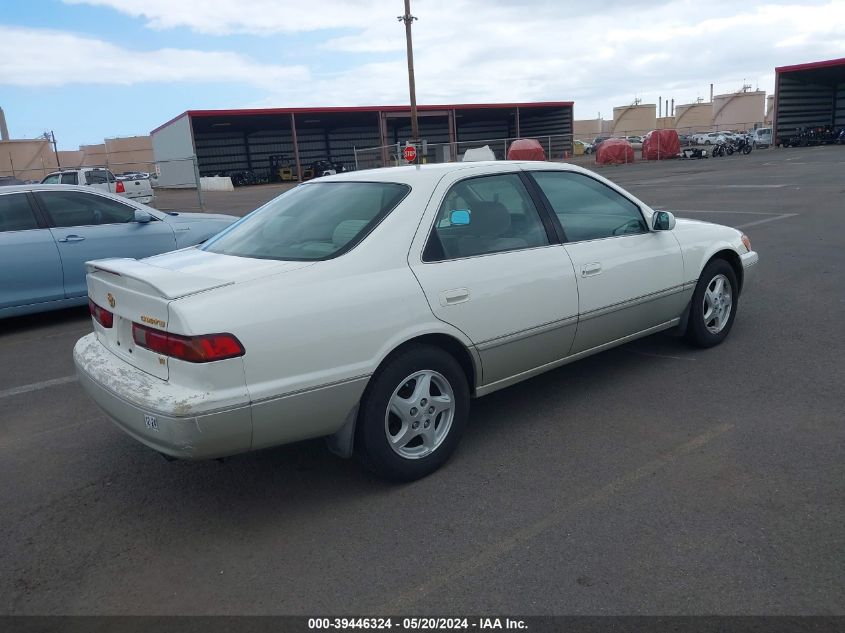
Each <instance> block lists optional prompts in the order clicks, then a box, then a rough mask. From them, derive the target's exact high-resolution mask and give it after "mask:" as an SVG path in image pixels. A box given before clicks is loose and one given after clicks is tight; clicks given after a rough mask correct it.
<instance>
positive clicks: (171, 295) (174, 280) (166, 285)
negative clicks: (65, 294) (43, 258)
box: [85, 258, 235, 299]
mask: <svg viewBox="0 0 845 633" xmlns="http://www.w3.org/2000/svg"><path fill="white" fill-rule="evenodd" d="M85 268H86V270H87V271H88V274H89V275H90V274H96V273H98V272H105V273H110V274H112V275H117V276H119V277H125V278H127V279H131V280H132V281H133V282H136V283H137V284H140V285H144V286H147V287H149V288H150V289H152V290H153V291H155V292H156V293H157V294H158V295H159V296H161V297H163V298H165V299H179V298H180V297H186V296H188V295H192V294H196V293H198V292H204V291H206V290H212V289H214V288H220V287H222V286H229V285H231V284H233V283H235V282H233V281H227V280H224V279H214V278H213V277H204V276H203V275H195V274H193V273H184V272H180V271H178V270H170V269H169V268H161V267H160V266H153V265H152V264H147V263H144V262H140V261H138V260H137V259H126V258H116V259H97V260H94V261H91V262H85ZM136 283H133V284H131V285H136Z"/></svg>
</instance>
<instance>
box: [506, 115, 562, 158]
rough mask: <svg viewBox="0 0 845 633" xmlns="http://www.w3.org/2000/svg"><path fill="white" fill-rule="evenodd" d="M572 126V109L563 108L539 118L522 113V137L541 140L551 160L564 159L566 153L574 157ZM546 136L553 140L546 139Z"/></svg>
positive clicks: (520, 125)
mask: <svg viewBox="0 0 845 633" xmlns="http://www.w3.org/2000/svg"><path fill="white" fill-rule="evenodd" d="M526 114H527V116H526ZM572 125H573V122H572V108H561V109H559V110H555V111H553V112H549V113H548V114H541V115H537V116H532V115H531V113H530V112H529V113H526V112H525V111H524V110H521V111H520V116H519V132H520V136H522V137H523V138H536V139H537V140H539V141H540V143H541V144H542V145H543V148H544V149H545V150H546V153H547V154H548V156H546V158H548V159H549V160H552V159H560V158H563V156H564V152H568V153H569V155H570V156H571V155H572V139H573V137H572ZM544 136H550V137H551V138H550V139H544V138H543V137H544Z"/></svg>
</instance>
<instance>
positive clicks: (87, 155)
mask: <svg viewBox="0 0 845 633" xmlns="http://www.w3.org/2000/svg"><path fill="white" fill-rule="evenodd" d="M79 151H80V152H82V166H83V167H105V166H106V162H107V161H108V156H107V155H106V144H105V143H100V144H98V145H80V146H79Z"/></svg>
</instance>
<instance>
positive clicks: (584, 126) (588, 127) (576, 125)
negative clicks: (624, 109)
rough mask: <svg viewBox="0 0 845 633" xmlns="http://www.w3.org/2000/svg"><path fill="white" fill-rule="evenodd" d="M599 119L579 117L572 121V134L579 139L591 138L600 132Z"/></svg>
mask: <svg viewBox="0 0 845 633" xmlns="http://www.w3.org/2000/svg"><path fill="white" fill-rule="evenodd" d="M601 124H602V120H601V119H581V120H580V121H573V122H572V126H573V127H572V129H573V134H574V135H575V138H576V139H579V140H584V141H588V140H592V139H594V138H595V137H597V136H599V135H600V134H601V133H602V129H601Z"/></svg>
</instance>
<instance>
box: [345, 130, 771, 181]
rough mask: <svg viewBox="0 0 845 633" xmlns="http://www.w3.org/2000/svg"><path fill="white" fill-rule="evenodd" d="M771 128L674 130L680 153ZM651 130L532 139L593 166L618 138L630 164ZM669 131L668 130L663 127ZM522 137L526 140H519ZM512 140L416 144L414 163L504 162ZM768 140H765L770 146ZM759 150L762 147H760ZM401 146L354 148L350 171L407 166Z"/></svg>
mask: <svg viewBox="0 0 845 633" xmlns="http://www.w3.org/2000/svg"><path fill="white" fill-rule="evenodd" d="M761 128H762V129H769V130H770V129H771V128H770V127H767V126H765V125H762V124H761V123H759V122H756V123H736V124H733V125H731V126H729V127H728V126H723V127H721V128H719V129H713V128H709V127H707V126H689V127H681V128H677V129H675V131H676V132H677V133H678V138H679V141H680V144H681V150H682V155H683V150H684V149H685V148H695V147H700V148H704V149H706V148H708V147H709V146H710V145H714V144H715V143H716V141H717V139H718V137H719V135H720V134H722V135H724V133H725V132H730V133H733V134H753V132H754V131H755V130H756V129H761ZM653 129H655V128H649V129H641V130H640V129H630V130H623V131H616V132H613V133H610V132H608V133H605V134H596V135H595V136H587V137H585V138H581V137H578V136H575V135H573V134H558V135H547V136H532V137H530V138H533V139H534V140H536V141H537V142H538V143H539V144H540V146H541V147H542V148H543V150H544V152H545V154H546V160H549V161H555V162H568V163H575V164H582V165H585V166H589V165H596V164H597V156H596V151H595V145H596V143H598V144H600V143H601V142H603V141H604V140H606V139H609V138H621V139H625V140H627V141H628V142H629V143H630V144H631V148H632V149H633V158H632V154H631V153H629V152H625V153H624V155H623V156H621V157H620V161H619V162H621V163H622V164H626V163H630V162H638V161H640V160H645V159H644V158H643V155H642V142H643V137H644V136H645V135H646V134H648V133H649V132H651V131H652V130H653ZM667 129H671V128H667ZM523 138H526V137H523ZM515 140H517V139H516V138H511V137H508V138H497V139H477V140H471V141H456V142H454V143H418V144H417V145H416V150H417V159H416V161H415V163H416V164H427V163H446V162H456V161H458V162H460V161H462V160H463V158H464V155H465V154H466V152H467V150H470V149H473V150H475V149H481V148H484V147H487V148H489V150H490V152H491V160H492V159H495V160H505V159H506V157H507V153H508V148H509V147H510V145H511V143H513V141H515ZM770 142H771V141H769V143H770ZM761 147H762V145H761ZM403 150H404V144H403V143H395V144H391V145H385V146H380V147H355V148H354V156H355V164H354V168H355V169H356V170H357V169H374V168H378V167H396V166H399V165H407V164H408V163H407V162H406V161H405V159H404V158H403V155H402V153H403ZM658 155H663V154H662V153H661V152H660V148H659V145H658Z"/></svg>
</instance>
